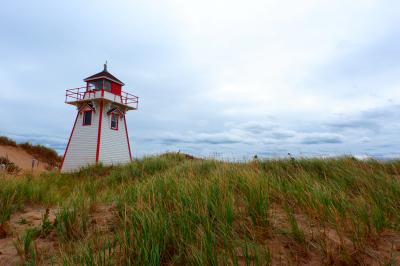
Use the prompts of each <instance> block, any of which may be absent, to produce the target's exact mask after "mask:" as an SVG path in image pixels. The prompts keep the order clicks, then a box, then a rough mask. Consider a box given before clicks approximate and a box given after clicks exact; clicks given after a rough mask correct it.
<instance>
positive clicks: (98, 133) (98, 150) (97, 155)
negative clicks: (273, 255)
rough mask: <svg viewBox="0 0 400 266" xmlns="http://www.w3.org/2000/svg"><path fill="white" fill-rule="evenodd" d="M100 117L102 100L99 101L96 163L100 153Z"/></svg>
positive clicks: (101, 114)
mask: <svg viewBox="0 0 400 266" xmlns="http://www.w3.org/2000/svg"><path fill="white" fill-rule="evenodd" d="M102 117H103V101H101V102H100V115H99V130H98V131H97V148H96V163H97V162H98V161H99V155H100V139H101V122H102V121H103V120H102Z"/></svg>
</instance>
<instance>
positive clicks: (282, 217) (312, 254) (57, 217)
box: [0, 153, 400, 265]
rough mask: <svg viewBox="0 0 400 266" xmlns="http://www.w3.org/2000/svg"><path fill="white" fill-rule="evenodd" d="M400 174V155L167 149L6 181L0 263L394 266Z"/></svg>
mask: <svg viewBox="0 0 400 266" xmlns="http://www.w3.org/2000/svg"><path fill="white" fill-rule="evenodd" d="M399 174H400V161H391V162H378V161H373V160H370V161H360V160H356V159H354V158H350V157H343V158H331V159H299V160H297V159H280V160H254V161H251V162H247V163H228V162H220V161H215V160H203V159H195V158H191V157H188V156H185V155H183V154H176V153H169V154H164V155H160V156H154V157H148V158H144V159H140V160H135V161H133V162H132V163H130V164H128V165H124V166H119V167H103V166H95V167H89V168H85V169H82V170H81V171H80V172H77V173H73V174H59V173H55V172H49V173H43V174H41V175H40V176H34V177H32V176H26V177H22V178H19V179H16V180H15V179H11V180H10V179H1V180H0V223H1V224H2V227H1V228H2V231H3V239H0V247H1V241H3V245H5V244H4V243H5V241H9V242H11V243H15V250H16V251H15V253H14V255H15V256H17V258H18V259H16V258H12V257H11V256H12V255H10V256H9V257H7V256H5V255H4V253H3V254H1V253H0V262H1V261H2V260H3V262H4V261H7V262H10V261H13V262H18V261H19V262H25V263H26V264H27V265H28V264H29V265H35V264H37V265H42V264H51V263H55V264H64V265H76V264H78V265H79V264H84V265H131V264H133V265H158V264H163V265H265V264H272V265H296V264H300V265H301V264H304V265H305V264H307V265H309V264H311V265H321V264H336V265H342V264H348V265H360V264H367V265H371V264H372V265H374V264H375V265H396V264H398V263H399V259H398V257H397V256H398V255H399V254H400V233H399V232H400V211H399V210H400V178H399V176H400V175H399ZM35 212H36V214H35ZM35 215H36V216H35ZM32 217H39V218H36V220H35V221H34V220H33V219H31V218H32ZM30 219H31V220H30ZM0 234H1V231H0ZM49 247H52V248H49ZM0 250H1V248H0ZM9 253H10V254H11V253H12V252H11V251H10V252H9ZM0 264H1V263H0Z"/></svg>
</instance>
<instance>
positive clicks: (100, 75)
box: [83, 64, 125, 86]
mask: <svg viewBox="0 0 400 266" xmlns="http://www.w3.org/2000/svg"><path fill="white" fill-rule="evenodd" d="M101 78H104V79H108V80H111V81H113V82H115V83H118V84H121V85H122V86H123V85H125V84H124V83H123V82H122V81H120V80H119V79H117V78H116V77H114V75H112V74H111V73H110V72H108V71H107V65H106V64H104V70H103V71H101V72H99V73H97V74H94V75H92V76H90V77H87V78H85V79H84V80H83V81H91V80H96V79H101Z"/></svg>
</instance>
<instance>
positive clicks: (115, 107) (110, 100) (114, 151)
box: [61, 64, 138, 172]
mask: <svg viewBox="0 0 400 266" xmlns="http://www.w3.org/2000/svg"><path fill="white" fill-rule="evenodd" d="M84 81H85V82H86V86H84V87H80V88H75V89H69V90H67V91H66V95H65V103H67V104H71V105H74V106H76V107H77V114H76V119H75V122H74V126H73V128H72V131H71V135H70V137H69V140H68V144H67V147H66V149H65V153H64V158H63V161H62V165H61V171H62V172H70V171H74V170H78V169H79V168H81V167H83V166H86V165H89V164H95V163H98V162H101V163H103V164H105V165H110V164H120V163H125V162H129V161H130V160H131V159H132V155H131V149H130V145H129V137H128V129H127V127H126V118H125V114H126V112H127V111H129V110H136V109H137V107H138V97H136V96H134V95H132V94H129V93H127V92H124V91H122V86H124V85H125V84H124V83H123V82H122V81H120V80H119V79H117V78H116V77H115V76H113V75H112V74H111V73H110V72H108V71H107V65H106V64H105V65H104V70H103V71H101V72H99V73H97V74H94V75H92V76H90V77H88V78H86V79H84Z"/></svg>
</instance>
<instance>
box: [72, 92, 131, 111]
mask: <svg viewBox="0 0 400 266" xmlns="http://www.w3.org/2000/svg"><path fill="white" fill-rule="evenodd" d="M100 99H103V100H106V101H110V102H112V103H114V104H117V105H120V106H122V107H124V108H126V109H127V110H136V109H137V108H138V104H139V97H137V96H135V95H133V94H130V93H128V92H124V91H122V92H121V95H117V94H114V93H111V92H109V91H106V90H91V89H87V87H79V88H74V89H69V90H66V91H65V103H67V104H71V105H75V106H78V105H80V104H82V103H84V102H89V101H93V100H100Z"/></svg>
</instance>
